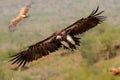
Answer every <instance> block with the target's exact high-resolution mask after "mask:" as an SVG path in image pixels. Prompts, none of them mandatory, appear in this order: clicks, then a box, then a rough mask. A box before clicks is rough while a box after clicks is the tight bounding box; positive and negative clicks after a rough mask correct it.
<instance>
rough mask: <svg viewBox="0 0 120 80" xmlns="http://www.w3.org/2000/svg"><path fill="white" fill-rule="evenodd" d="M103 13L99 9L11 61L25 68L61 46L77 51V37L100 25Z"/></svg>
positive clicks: (78, 40) (30, 47)
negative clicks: (27, 64)
mask: <svg viewBox="0 0 120 80" xmlns="http://www.w3.org/2000/svg"><path fill="white" fill-rule="evenodd" d="M103 12H104V11H101V12H98V8H97V9H96V10H93V12H92V13H91V14H90V15H89V16H88V17H87V18H82V19H80V20H78V21H76V22H75V23H73V24H72V25H70V26H68V27H67V28H65V29H62V30H59V31H57V32H55V33H53V34H52V35H51V36H50V37H48V38H46V39H44V40H42V41H40V42H38V43H36V44H33V45H31V46H29V47H28V48H27V49H26V50H23V51H21V52H19V53H17V54H15V55H13V56H11V57H12V58H11V60H10V61H12V64H15V63H16V64H18V66H22V67H23V66H24V65H25V64H26V63H29V62H32V61H34V60H37V59H38V58H41V57H42V56H46V55H49V53H52V52H54V51H56V50H58V49H59V48H60V47H61V46H64V48H66V49H72V50H74V49H76V46H80V37H78V36H76V35H79V34H82V33H84V32H85V31H87V30H89V29H91V28H93V27H95V26H97V25H98V24H100V23H101V22H102V21H103V20H104V19H105V17H104V16H100V14H101V13H103Z"/></svg>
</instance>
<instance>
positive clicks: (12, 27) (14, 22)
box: [9, 5, 30, 32]
mask: <svg viewBox="0 0 120 80" xmlns="http://www.w3.org/2000/svg"><path fill="white" fill-rule="evenodd" d="M29 8H30V6H29V5H28V6H25V7H23V8H21V10H20V13H19V15H18V16H17V17H16V18H14V19H12V20H11V21H10V25H9V31H10V32H13V31H15V29H16V25H17V24H18V23H19V22H20V21H21V20H22V19H24V18H28V15H27V13H28V11H29Z"/></svg>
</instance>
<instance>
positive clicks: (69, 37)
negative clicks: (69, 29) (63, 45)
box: [67, 35, 75, 45]
mask: <svg viewBox="0 0 120 80" xmlns="http://www.w3.org/2000/svg"><path fill="white" fill-rule="evenodd" d="M67 40H68V41H69V42H70V43H71V44H73V45H75V41H74V40H73V39H72V37H71V36H70V35H67Z"/></svg>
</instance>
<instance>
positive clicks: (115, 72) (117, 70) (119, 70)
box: [110, 67, 120, 75]
mask: <svg viewBox="0 0 120 80" xmlns="http://www.w3.org/2000/svg"><path fill="white" fill-rule="evenodd" d="M110 72H112V74H113V75H120V67H118V68H111V69H110Z"/></svg>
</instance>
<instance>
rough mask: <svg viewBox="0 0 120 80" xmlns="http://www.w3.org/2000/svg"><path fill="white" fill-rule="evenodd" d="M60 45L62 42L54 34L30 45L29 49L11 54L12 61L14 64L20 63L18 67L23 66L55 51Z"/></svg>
mask: <svg viewBox="0 0 120 80" xmlns="http://www.w3.org/2000/svg"><path fill="white" fill-rule="evenodd" d="M60 47H61V43H60V42H59V41H58V40H56V39H55V38H54V35H52V36H50V37H48V38H47V39H45V40H43V41H40V42H38V43H36V44H34V45H31V46H29V47H28V49H26V50H24V51H21V52H19V53H17V54H15V55H13V56H11V60H10V61H12V64H18V67H19V66H22V67H23V66H24V65H25V64H26V63H29V62H32V61H34V60H37V59H38V58H41V57H42V56H46V55H49V53H50V52H54V51H56V50H58V48H60Z"/></svg>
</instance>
